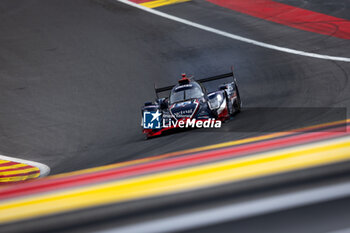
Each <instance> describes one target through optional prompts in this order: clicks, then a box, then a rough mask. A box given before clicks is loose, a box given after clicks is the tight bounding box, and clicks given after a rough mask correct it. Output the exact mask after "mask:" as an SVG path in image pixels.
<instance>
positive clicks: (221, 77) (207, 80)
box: [154, 67, 234, 99]
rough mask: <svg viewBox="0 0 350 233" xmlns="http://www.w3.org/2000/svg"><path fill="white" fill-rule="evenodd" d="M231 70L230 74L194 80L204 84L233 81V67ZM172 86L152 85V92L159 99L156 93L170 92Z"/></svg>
mask: <svg viewBox="0 0 350 233" xmlns="http://www.w3.org/2000/svg"><path fill="white" fill-rule="evenodd" d="M231 69H232V71H231V72H230V73H226V74H220V75H216V76H212V77H208V78H202V79H198V80H196V79H195V81H196V82H199V83H205V82H210V81H215V80H219V79H224V78H229V77H232V79H233V80H234V74H233V67H232V68H231ZM174 86H175V85H171V86H167V87H159V88H157V87H156V85H155V84H154V90H155V92H156V96H157V99H159V96H158V93H161V92H165V91H170V90H171V89H173V87H174Z"/></svg>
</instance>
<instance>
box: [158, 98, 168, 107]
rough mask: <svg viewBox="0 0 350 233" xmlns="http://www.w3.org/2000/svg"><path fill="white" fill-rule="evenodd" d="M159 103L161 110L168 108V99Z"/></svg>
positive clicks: (162, 99) (160, 100)
mask: <svg viewBox="0 0 350 233" xmlns="http://www.w3.org/2000/svg"><path fill="white" fill-rule="evenodd" d="M157 102H158V104H159V107H160V109H166V108H168V99H167V98H161V99H158V101H157Z"/></svg>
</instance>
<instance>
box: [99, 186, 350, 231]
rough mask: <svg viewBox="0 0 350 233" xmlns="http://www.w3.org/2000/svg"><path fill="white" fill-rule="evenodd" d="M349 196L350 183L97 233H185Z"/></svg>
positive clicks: (184, 214) (199, 211)
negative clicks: (184, 232) (182, 232)
mask: <svg viewBox="0 0 350 233" xmlns="http://www.w3.org/2000/svg"><path fill="white" fill-rule="evenodd" d="M349 195H350V182H347V183H341V184H334V185H329V186H325V187H317V188H310V189H306V190H302V191H295V192H290V193H286V194H278V195H275V196H271V197H264V198H261V199H257V200H250V201H245V202H240V203H235V204H231V205H225V206H220V207H214V208H211V209H206V210H197V211H193V212H189V213H183V214H181V213H180V214H177V215H173V216H167V217H163V218H159V219H151V220H148V221H145V222H139V223H134V224H130V225H126V226H122V227H116V228H111V229H107V230H102V231H97V233H114V232H118V233H134V232H142V233H161V232H162V233H164V232H175V231H184V230H190V229H193V228H198V227H205V226H209V225H213V224H219V223H224V222H228V221H233V220H239V219H244V218H248V217H253V216H259V215H264V214H268V213H273V212H278V211H282V210H286V209H291V208H297V207H301V206H305V205H311V204H316V203H322V202H326V201H331V200H337V199H340V198H344V197H348V196H349ZM346 230H348V229H346ZM342 233H343V232H342ZM344 233H345V232H344Z"/></svg>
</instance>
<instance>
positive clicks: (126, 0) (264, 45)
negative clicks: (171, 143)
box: [116, 0, 350, 62]
mask: <svg viewBox="0 0 350 233" xmlns="http://www.w3.org/2000/svg"><path fill="white" fill-rule="evenodd" d="M116 1H118V2H121V3H124V4H127V5H130V6H133V7H136V8H139V9H141V10H143V11H147V12H149V13H152V14H155V15H158V16H161V17H163V18H167V19H170V20H173V21H176V22H179V23H183V24H186V25H189V26H191V27H195V28H198V29H201V30H204V31H207V32H212V33H215V34H217V35H221V36H224V37H227V38H231V39H234V40H238V41H242V42H245V43H249V44H253V45H256V46H260V47H264V48H268V49H273V50H277V51H281V52H285V53H291V54H296V55H301V56H305V57H313V58H319V59H325V60H332V61H343V62H350V58H347V57H336V56H328V55H323V54H317V53H309V52H305V51H300V50H296V49H290V48H285V47H280V46H277V45H272V44H268V43H264V42H260V41H256V40H252V39H249V38H246V37H242V36H238V35H235V34H231V33H228V32H225V31H221V30H218V29H215V28H212V27H208V26H205V25H202V24H198V23H195V22H192V21H189V20H187V19H182V18H179V17H177V16H173V15H169V14H166V13H163V12H160V11H157V10H154V9H151V8H148V7H145V6H142V5H139V4H137V3H134V2H130V1H128V0H116Z"/></svg>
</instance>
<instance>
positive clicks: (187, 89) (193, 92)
mask: <svg viewBox="0 0 350 233" xmlns="http://www.w3.org/2000/svg"><path fill="white" fill-rule="evenodd" d="M203 95H204V94H203V91H202V89H201V87H200V86H199V85H198V84H196V83H193V84H186V85H183V86H178V87H175V88H174V89H173V90H172V91H171V94H170V104H173V103H176V102H180V101H184V100H189V99H198V98H201V97H203Z"/></svg>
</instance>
